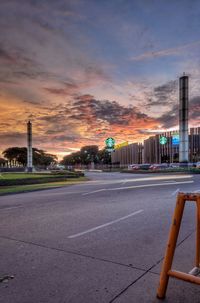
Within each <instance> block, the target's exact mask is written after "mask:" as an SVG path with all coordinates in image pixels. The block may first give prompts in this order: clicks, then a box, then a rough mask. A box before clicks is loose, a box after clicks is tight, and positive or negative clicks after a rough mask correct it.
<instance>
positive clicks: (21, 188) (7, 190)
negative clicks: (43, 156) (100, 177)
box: [0, 174, 88, 196]
mask: <svg viewBox="0 0 200 303" xmlns="http://www.w3.org/2000/svg"><path fill="white" fill-rule="evenodd" d="M12 175H13V174H12ZM24 175H25V174H24ZM23 178H24V177H23ZM87 180H88V179H87V178H86V177H79V178H73V179H72V180H67V181H60V182H59V181H58V182H50V183H44V184H29V185H13V186H1V187H0V196H1V195H6V194H14V193H20V192H28V191H35V190H43V189H50V188H56V187H64V186H69V185H72V184H78V183H81V182H83V181H87Z"/></svg>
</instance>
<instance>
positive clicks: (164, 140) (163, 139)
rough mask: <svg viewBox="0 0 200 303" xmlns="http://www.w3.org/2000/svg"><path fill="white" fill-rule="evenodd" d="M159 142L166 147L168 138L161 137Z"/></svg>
mask: <svg viewBox="0 0 200 303" xmlns="http://www.w3.org/2000/svg"><path fill="white" fill-rule="evenodd" d="M159 142H160V144H161V145H165V144H166V143H167V137H165V136H161V137H160V139H159Z"/></svg>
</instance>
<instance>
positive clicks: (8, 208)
mask: <svg viewBox="0 0 200 303" xmlns="http://www.w3.org/2000/svg"><path fill="white" fill-rule="evenodd" d="M23 207H24V206H21V205H20V206H10V207H5V208H0V211H2V210H10V209H14V208H23Z"/></svg>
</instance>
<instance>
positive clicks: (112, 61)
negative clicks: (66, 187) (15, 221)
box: [0, 0, 200, 158]
mask: <svg viewBox="0 0 200 303" xmlns="http://www.w3.org/2000/svg"><path fill="white" fill-rule="evenodd" d="M199 54H200V1H198V0H168V1H166V0H56V1H55V0H1V5H0V152H1V151H3V150H4V149H5V148H7V147H11V146H26V123H27V121H28V120H31V122H32V124H33V145H34V147H37V148H41V149H44V150H45V151H47V152H50V153H53V154H56V155H58V157H59V158H62V157H63V156H64V155H67V154H69V153H71V152H74V151H77V150H79V149H80V148H81V147H82V146H85V145H94V144H95V145H98V146H99V148H103V147H104V146H105V143H104V141H105V139H106V138H108V137H113V138H114V139H115V140H116V143H121V142H124V141H128V142H129V143H132V142H142V141H143V140H144V139H145V138H147V137H149V136H150V135H152V133H155V132H159V131H161V130H168V129H175V128H177V127H178V79H179V77H180V76H181V75H182V74H183V72H185V73H186V74H187V75H189V87H190V93H189V96H190V112H189V117H190V119H189V124H190V126H191V127H192V126H194V127H195V126H200V85H199V84H200V56H199Z"/></svg>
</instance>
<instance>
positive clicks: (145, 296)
mask: <svg viewBox="0 0 200 303" xmlns="http://www.w3.org/2000/svg"><path fill="white" fill-rule="evenodd" d="M16 246H17V247H16ZM0 250H1V259H0V268H1V276H2V274H4V275H9V274H10V275H14V279H12V280H8V281H5V282H4V283H0V292H1V297H0V302H2V303H11V302H12V303H95V302H96V303H103V302H105V303H109V302H110V303H111V302H116V303H130V302H132V303H138V302H139V303H158V302H166V303H179V302H180V303H190V302H191V303H199V302H200V287H199V286H197V285H194V284H189V283H186V282H182V281H178V280H174V279H172V278H171V279H170V282H169V286H168V291H167V296H166V299H165V300H164V301H160V300H158V299H157V298H156V289H157V286H158V281H159V273H160V268H161V263H162V262H160V263H159V264H158V265H157V266H155V267H154V268H152V269H151V270H149V271H145V270H144V271H141V270H137V269H135V268H131V267H125V266H121V265H120V264H119V265H118V266H117V265H116V264H111V263H110V262H109V263H107V262H106V261H104V260H97V259H95V258H90V259H89V258H87V259H86V258H83V256H81V255H79V254H78V253H77V255H76V254H73V255H70V254H68V253H67V252H66V251H62V250H61V249H60V250H59V249H52V248H48V247H42V246H40V245H38V246H37V245H32V244H31V243H30V244H28V243H23V242H22V241H18V242H17V241H16V240H13V239H4V240H1V247H0ZM194 250H195V234H194V233H192V234H191V235H190V236H189V237H188V238H187V239H186V240H185V241H183V242H182V243H181V244H180V245H179V247H178V248H177V250H176V255H175V260H174V261H175V262H174V265H173V268H174V269H177V270H181V271H185V272H188V271H189V270H190V269H191V268H192V267H193V263H194ZM163 254H164V252H163Z"/></svg>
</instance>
